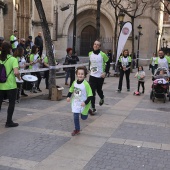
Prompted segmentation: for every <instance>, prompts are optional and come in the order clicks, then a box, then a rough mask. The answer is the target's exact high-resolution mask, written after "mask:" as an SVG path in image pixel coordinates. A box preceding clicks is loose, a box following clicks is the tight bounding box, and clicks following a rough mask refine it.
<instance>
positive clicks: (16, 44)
mask: <svg viewBox="0 0 170 170" xmlns="http://www.w3.org/2000/svg"><path fill="white" fill-rule="evenodd" d="M16 39H17V37H15V36H14V40H16ZM14 45H15V48H17V46H18V41H15V42H14Z"/></svg>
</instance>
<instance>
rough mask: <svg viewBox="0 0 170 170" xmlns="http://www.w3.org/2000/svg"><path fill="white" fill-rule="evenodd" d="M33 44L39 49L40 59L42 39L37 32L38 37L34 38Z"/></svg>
mask: <svg viewBox="0 0 170 170" xmlns="http://www.w3.org/2000/svg"><path fill="white" fill-rule="evenodd" d="M34 44H35V45H36V46H38V48H39V56H40V57H41V56H42V52H43V39H42V35H41V32H39V33H38V36H37V37H35V41H34Z"/></svg>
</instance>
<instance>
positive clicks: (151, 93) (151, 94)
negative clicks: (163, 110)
mask: <svg viewBox="0 0 170 170" xmlns="http://www.w3.org/2000/svg"><path fill="white" fill-rule="evenodd" d="M152 97H153V91H151V92H150V100H152Z"/></svg>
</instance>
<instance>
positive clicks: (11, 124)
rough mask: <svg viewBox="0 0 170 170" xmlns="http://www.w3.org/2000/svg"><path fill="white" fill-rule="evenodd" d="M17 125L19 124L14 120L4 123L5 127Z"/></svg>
mask: <svg viewBox="0 0 170 170" xmlns="http://www.w3.org/2000/svg"><path fill="white" fill-rule="evenodd" d="M17 126H19V124H18V123H14V122H11V123H6V124H5V127H6V128H9V127H17Z"/></svg>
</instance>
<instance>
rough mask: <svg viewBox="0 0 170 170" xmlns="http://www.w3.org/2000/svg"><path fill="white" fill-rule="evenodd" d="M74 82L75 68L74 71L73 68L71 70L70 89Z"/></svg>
mask: <svg viewBox="0 0 170 170" xmlns="http://www.w3.org/2000/svg"><path fill="white" fill-rule="evenodd" d="M74 80H75V68H74V69H73V68H71V69H70V87H71V85H72V83H73V82H74Z"/></svg>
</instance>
